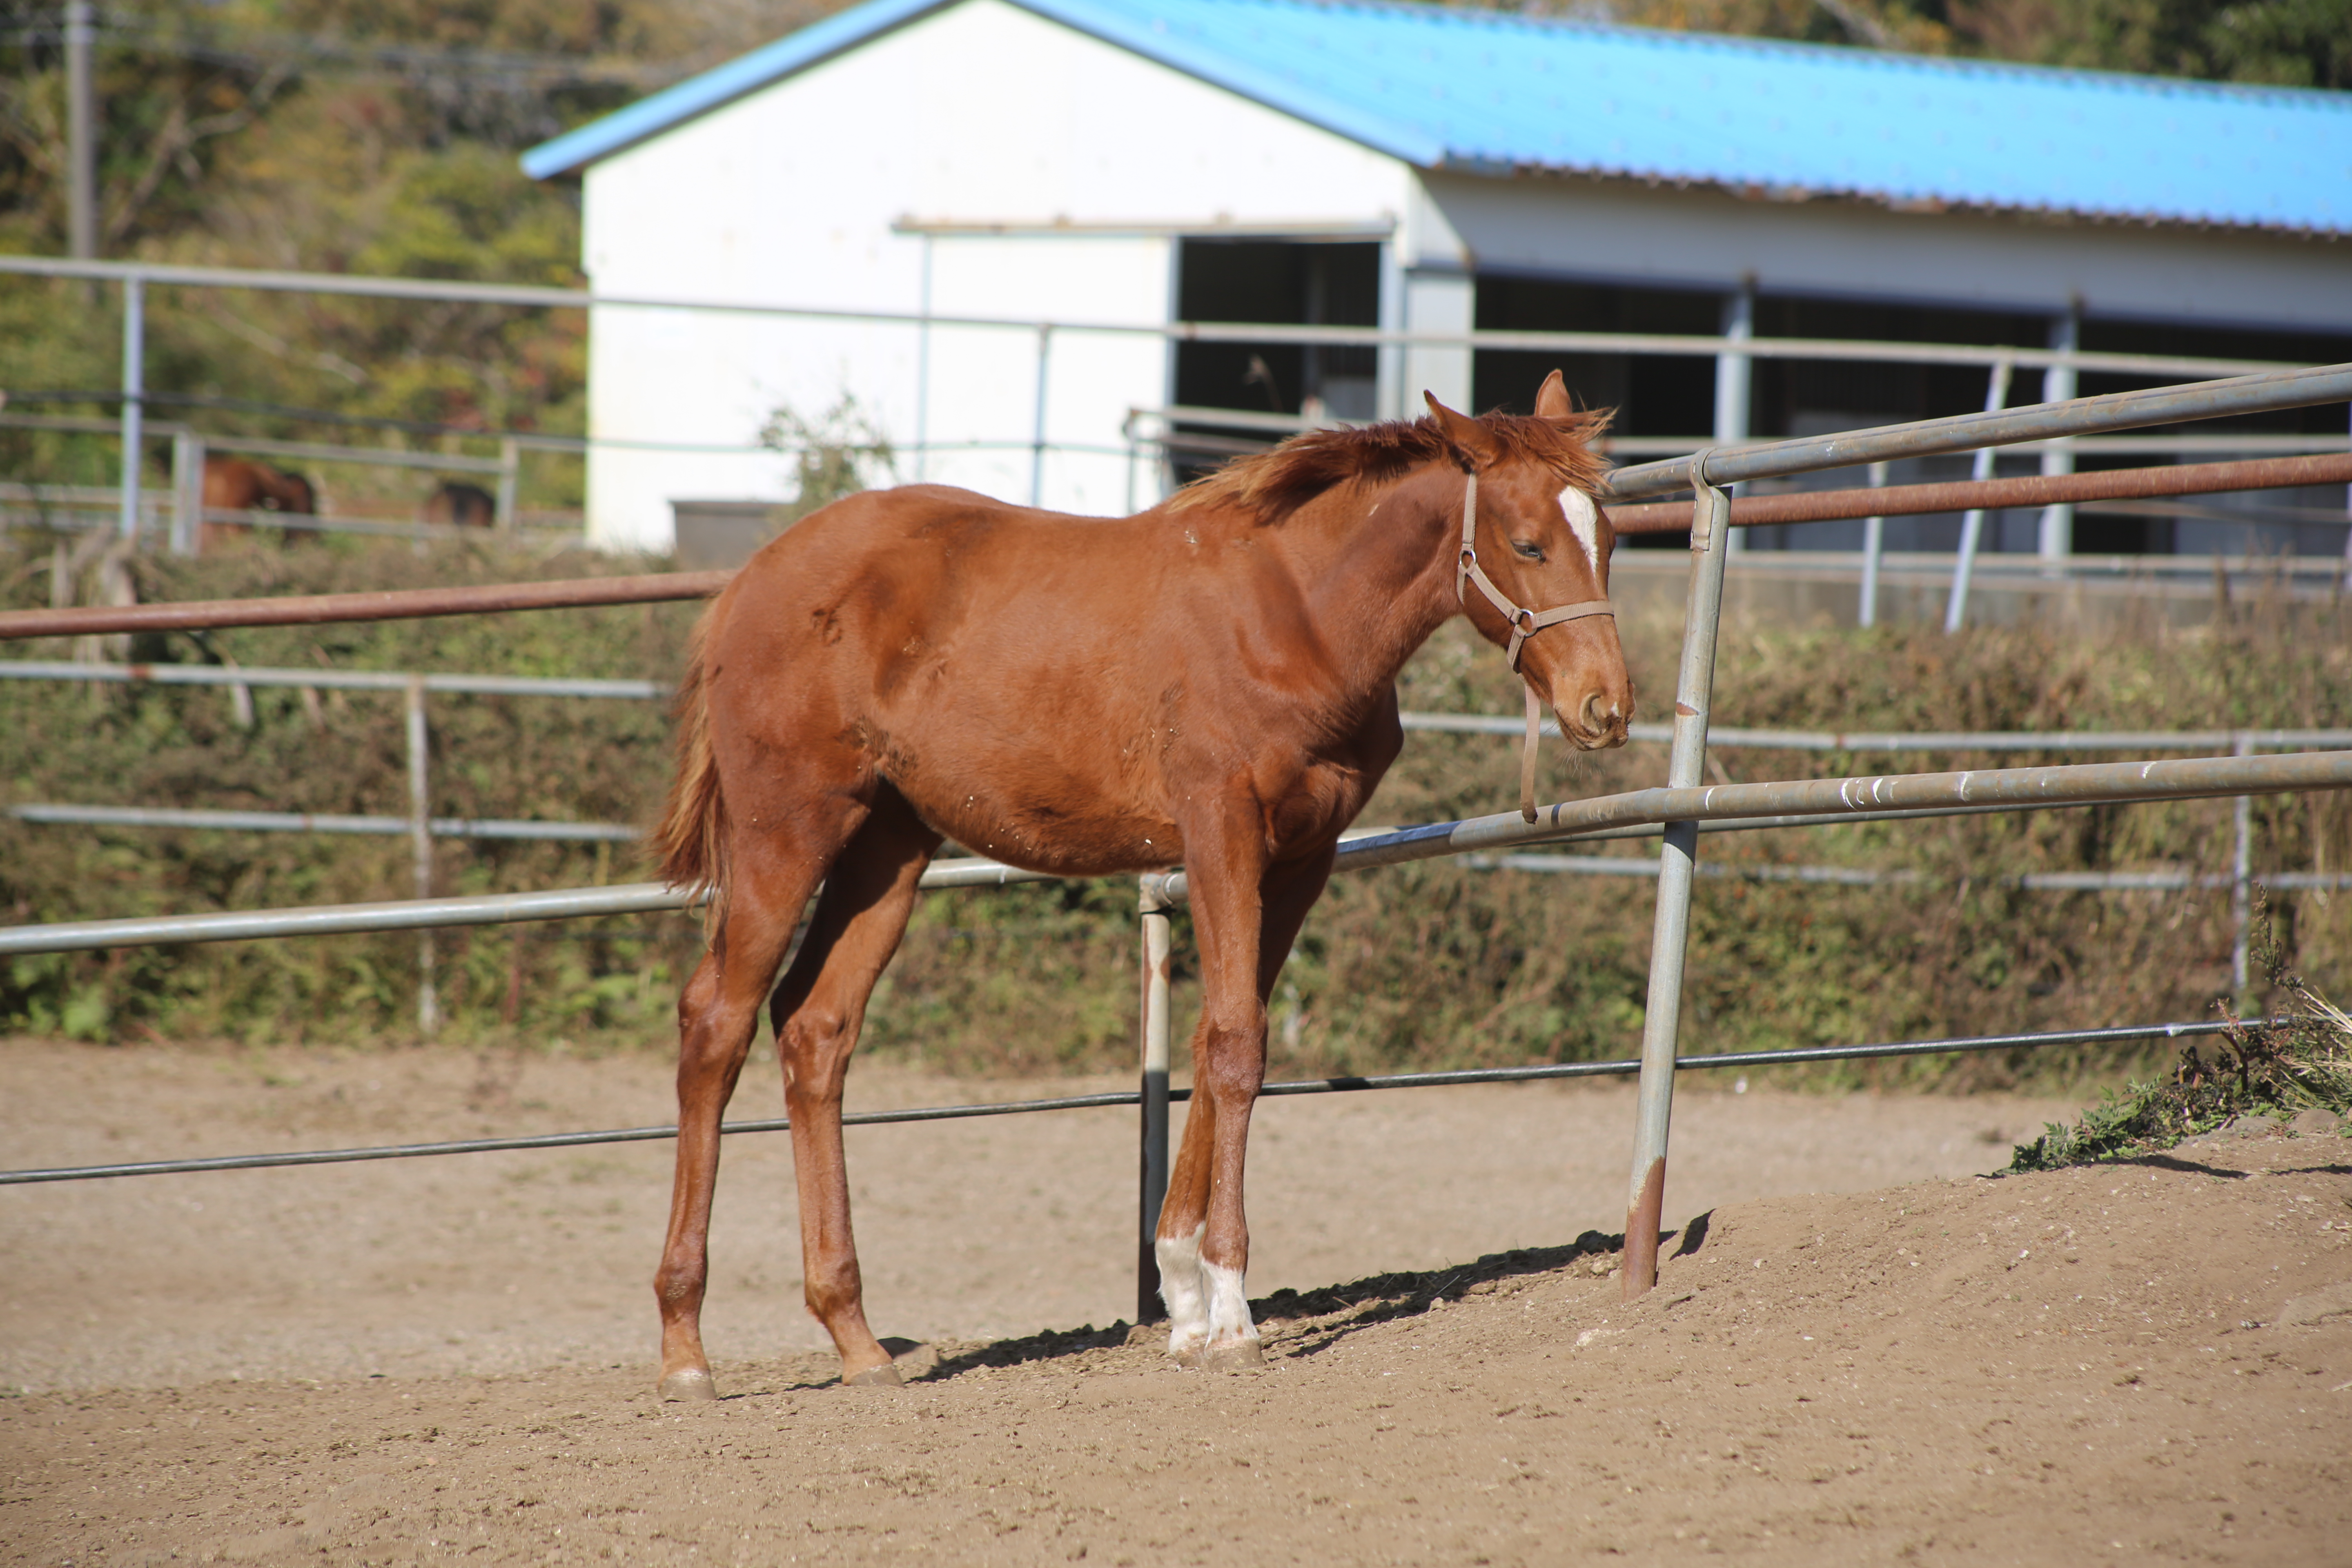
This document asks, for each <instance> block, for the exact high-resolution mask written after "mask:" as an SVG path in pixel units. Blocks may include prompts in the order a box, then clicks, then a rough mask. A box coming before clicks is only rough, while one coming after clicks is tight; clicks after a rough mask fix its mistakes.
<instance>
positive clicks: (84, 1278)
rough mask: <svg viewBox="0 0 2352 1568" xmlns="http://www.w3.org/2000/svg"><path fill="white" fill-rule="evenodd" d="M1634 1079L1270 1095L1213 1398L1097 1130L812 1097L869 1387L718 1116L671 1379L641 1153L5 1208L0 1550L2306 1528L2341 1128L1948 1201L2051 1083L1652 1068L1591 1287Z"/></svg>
mask: <svg viewBox="0 0 2352 1568" xmlns="http://www.w3.org/2000/svg"><path fill="white" fill-rule="evenodd" d="M665 1077H666V1074H665V1071H664V1069H663V1068H662V1067H661V1066H660V1064H658V1063H657V1062H654V1061H651V1060H650V1059H647V1058H615V1059H608V1060H604V1061H580V1060H562V1059H548V1058H529V1059H527V1060H523V1061H515V1060H491V1061H477V1060H475V1059H473V1058H464V1057H458V1056H455V1055H451V1054H447V1053H432V1052H412V1053H404V1054H400V1055H382V1054H378V1055H355V1056H341V1057H338V1056H333V1055H328V1054H306V1053H293V1052H280V1053H268V1054H260V1055H251V1054H239V1055H235V1056H209V1057H206V1056H194V1055H189V1054H184V1053H172V1052H165V1051H162V1050H153V1051H149V1050H111V1051H99V1050H93V1049H87V1048H81V1047H55V1046H44V1045H34V1044H28V1043H15V1044H5V1045H0V1163H5V1164H6V1165H8V1166H11V1167H20V1166H25V1165H35V1164H53V1163H83V1162H89V1161H94V1160H100V1159H125V1158H139V1157H153V1156H158V1155H163V1154H170V1153H179V1152H233V1151H243V1150H248V1149H255V1148H263V1147H272V1146H277V1147H317V1146H321V1145H325V1144H331V1143H343V1142H388V1141H393V1140H396V1139H401V1138H408V1137H415V1136H456V1135H471V1134H475V1133H478V1132H483V1131H538V1130H542V1129H544V1130H553V1129H556V1128H567V1127H584V1126H597V1125H628V1124H632V1123H637V1122H648V1121H662V1120H665V1119H666V1115H667V1107H666V1105H665V1103H664V1101H665V1099H666V1086H665V1083H664V1081H663V1080H664V1079H665ZM1034 1087H1036V1086H1022V1085H1006V1084H1002V1083H992V1084H988V1085H982V1086H976V1085H972V1084H968V1083H967V1084H957V1083H951V1082H945V1081H942V1080H938V1079H924V1078H921V1077H919V1076H918V1075H914V1074H910V1073H894V1072H889V1071H880V1072H869V1073H866V1074H865V1075H864V1076H863V1077H862V1079H860V1082H859V1089H858V1092H859V1094H860V1095H862V1097H863V1098H864V1100H865V1102H866V1103H867V1104H880V1103H888V1102H898V1103H920V1102H933V1103H936V1102H939V1101H940V1100H970V1099H975V1098H1013V1097H1016V1096H1017V1095H1019V1094H1021V1093H1024V1092H1027V1091H1029V1090H1030V1089H1034ZM753 1089H754V1092H751V1093H747V1094H746V1095H745V1096H744V1097H742V1100H740V1102H739V1105H738V1107H737V1114H739V1115H751V1114H768V1113H770V1107H771V1104H772V1100H773V1099H774V1098H775V1096H774V1092H773V1088H772V1083H766V1084H761V1083H757V1082H755V1084H754V1085H753ZM1630 1110H1631V1103H1630V1099H1629V1097H1628V1096H1627V1095H1626V1094H1625V1093H1624V1092H1623V1090H1622V1089H1621V1088H1617V1087H1577V1088H1568V1087H1562V1086H1530V1087H1514V1088H1492V1089H1445V1090H1429V1091H1415V1092H1412V1093H1399V1094H1385V1095H1367V1096H1358V1097H1332V1098H1325V1099H1317V1100H1277V1101H1272V1102H1269V1103H1268V1105H1267V1106H1266V1107H1265V1110H1263V1111H1262V1112H1261V1121H1260V1123H1259V1129H1258V1131H1259V1137H1258V1140H1257V1145H1256V1147H1255V1151H1254V1152H1255V1154H1256V1155H1257V1156H1258V1157H1257V1158H1256V1159H1255V1160H1254V1161H1253V1166H1252V1173H1251V1174H1252V1184H1251V1186H1252V1194H1253V1215H1252V1217H1253V1221H1254V1228H1255V1253H1256V1258H1255V1267H1254V1268H1253V1272H1252V1285H1253V1288H1254V1289H1255V1290H1257V1291H1259V1292H1260V1294H1261V1299H1260V1301H1259V1312H1260V1320H1261V1322H1262V1323H1263V1324H1264V1325H1265V1331H1266V1332H1267V1336H1268V1349H1269V1352H1270V1353H1269V1362H1268V1365H1267V1367H1266V1368H1265V1370H1264V1371H1263V1372H1260V1373H1250V1374H1243V1375H1238V1376H1227V1377H1220V1376H1213V1375H1202V1374H1197V1373H1183V1372H1180V1371H1177V1370H1175V1369H1173V1368H1171V1367H1170V1366H1168V1365H1167V1364H1166V1363H1165V1362H1164V1358H1162V1357H1161V1356H1160V1354H1159V1352H1158V1348H1157V1340H1156V1338H1155V1337H1154V1336H1153V1335H1151V1334H1150V1333H1149V1332H1148V1331H1139V1332H1133V1333H1131V1332H1130V1331H1129V1330H1128V1329H1127V1328H1126V1326H1125V1325H1124V1323H1115V1322H1114V1320H1117V1319H1119V1318H1124V1317H1131V1316H1132V1315H1133V1287H1132V1279H1131V1275H1130V1273H1129V1269H1130V1268H1131V1259H1132V1256H1133V1240H1132V1234H1131V1226H1132V1218H1131V1205H1132V1203H1133V1179H1134V1150H1133V1142H1132V1137H1133V1113H1132V1112H1130V1111H1125V1110H1115V1111H1089V1112H1079V1113H1070V1114H1065V1115H1055V1116H1041V1117H1026V1118H1005V1119H1001V1120H991V1121H979V1122H970V1123H962V1124H953V1125H948V1126H940V1125H932V1126H928V1127H916V1128H893V1129H870V1130H864V1131H856V1132H854V1133H853V1134H852V1145H851V1158H852V1161H853V1168H854V1172H855V1173H856V1180H857V1197H858V1201H859V1205H860V1206H859V1211H858V1213H859V1221H860V1237H861V1242H862V1245H863V1249H864V1252H865V1256H866V1266H867V1289H868V1299H869V1300H870V1301H871V1302H872V1304H873V1308H874V1312H875V1317H876V1321H877V1327H879V1328H880V1329H881V1330H882V1331H884V1332H886V1333H894V1334H900V1335H904V1336H906V1337H908V1338H921V1339H929V1340H931V1341H932V1342H935V1343H936V1344H937V1345H938V1347H939V1349H940V1352H941V1353H942V1356H943V1359H942V1360H941V1361H940V1364H939V1366H938V1368H937V1370H936V1371H934V1372H933V1373H931V1374H930V1375H929V1377H928V1378H926V1379H925V1380H923V1381H921V1382H919V1383H917V1384H913V1385H911V1386H909V1387H908V1388H906V1389H902V1390H897V1391H887V1392H886V1391H875V1390H845V1389H842V1388H840V1387H838V1386H835V1385H832V1384H831V1382H830V1379H831V1371H832V1368H831V1364H830V1358H829V1357H827V1356H824V1355H822V1354H819V1353H814V1350H813V1347H814V1345H815V1344H816V1342H817V1336H816V1335H815V1334H814V1331H813V1330H812V1329H811V1328H810V1327H809V1326H807V1325H806V1321H805V1319H804V1318H803V1316H802V1314H801V1313H800V1311H799V1310H798V1302H797V1296H798V1281H797V1269H796V1267H795V1260H796V1256H797V1252H796V1247H794V1246H793V1240H792V1231H791V1228H790V1227H791V1226H792V1223H793V1221H792V1215H791V1210H790V1196H789V1193H790V1183H789V1171H788V1169H787V1168H786V1162H787V1161H788V1159H789V1152H788V1145H787V1142H786V1141H785V1140H783V1139H782V1138H781V1137H752V1138H745V1139H742V1140H738V1141H735V1142H736V1146H735V1147H733V1148H731V1149H730V1152H729V1155H728V1170H727V1173H726V1179H725V1181H724V1182H722V1186H721V1199H720V1221H721V1223H720V1226H719V1230H718V1233H717V1236H716V1237H715V1242H714V1263H715V1268H714V1290H713V1300H712V1304H711V1310H710V1313H709V1341H710V1344H711V1349H712V1352H713V1356H714V1361H715V1363H716V1365H717V1368H718V1372H719V1379H720V1384H721V1388H722V1390H723V1391H724V1392H725V1393H726V1394H728V1395H729V1397H727V1398H724V1399H722V1400H721V1401H720V1402H719V1404H717V1405H709V1406H698V1407H692V1408H687V1407H680V1406H666V1405H660V1404H658V1403H656V1401H655V1400H654V1399H653V1397H652V1395H651V1390H650V1383H651V1372H652V1367H651V1355H650V1352H651V1341H652V1333H651V1330H652V1313H651V1300H650V1296H651V1292H650V1289H649V1288H648V1284H647V1277H648V1275H649V1273H650V1269H651V1266H652V1262H653V1250H654V1247H655V1246H656V1240H657V1235H658V1229H659V1224H660V1217H661V1214H662V1210H663V1206H664V1203H665V1200H666V1193H667V1180H666V1174H665V1173H666V1169H667V1146H665V1145H658V1144H656V1145H639V1146H624V1147H622V1148H620V1149H617V1150H579V1151H566V1152H560V1153H556V1154H525V1153H518V1154H503V1155H484V1156H461V1157H457V1158H453V1159H447V1160H438V1161H412V1162H399V1163H383V1164H370V1165H356V1166H343V1167H331V1168H326V1169H314V1170H308V1171H279V1172H253V1173H227V1174H216V1175H204V1176H186V1177H159V1178H141V1179H137V1180H130V1181H119V1182H107V1183H88V1184H60V1185H55V1186H39V1187H16V1188H6V1189H0V1258H5V1268H0V1385H5V1387H7V1388H9V1389H13V1390H16V1392H15V1393H14V1394H13V1395H11V1396H9V1397H5V1398H0V1486H5V1491H0V1561H7V1562H27V1563H68V1562H71V1563H141V1562H162V1561H170V1560H173V1559H181V1560H186V1561H253V1562H261V1563H317V1562H321V1561H327V1562H334V1563H360V1562H366V1563H394V1562H397V1563H424V1562H441V1561H457V1560H469V1561H480V1562H498V1563H506V1562H540V1561H583V1562H586V1561H595V1562H604V1561H618V1562H629V1561H640V1562H656V1563H719V1562H746V1563H783V1562H792V1561H799V1560H801V1559H803V1558H805V1559H807V1560H808V1561H812V1562H816V1561H840V1562H867V1561H895V1560H898V1559H901V1558H906V1559H912V1558H914V1557H917V1556H922V1557H927V1558H931V1559H938V1560H947V1561H956V1562H967V1561H968V1562H974V1563H979V1562H1007V1563H1030V1562H1057V1563H1058V1562H1070V1561H1086V1560H1094V1561H1102V1562H1108V1563H1160V1562H1179V1561H1181V1562H1195V1561H1198V1562H1219V1563H1225V1562H1232V1563H1244V1562H1246V1563H1257V1562H1268V1561H1279V1560H1286V1559H1291V1560H1302V1561H1310V1562H1334V1563H1357V1562H1364V1563H1372V1562H1406V1561H1410V1562H1425V1561H1441V1562H1464V1563H1551V1562H1558V1561H1560V1560H1563V1559H1566V1558H1569V1557H1572V1556H1578V1555H1591V1554H1601V1553H1604V1552H1615V1553H1622V1554H1625V1555H1628V1556H1631V1557H1633V1558H1636V1559H1641V1560H1654V1561H1668V1560H1671V1561H1676V1562H1679V1561H1682V1560H1685V1559H1686V1558H1688V1557H1692V1556H1696V1555H1700V1554H1707V1553H1713V1554H1725V1555H1738V1556H1744V1557H1747V1558H1749V1559H1752V1560H1755V1561H1759V1562H1778V1561H1789V1562H1792V1563H1794V1562H1798V1561H1804V1562H1806V1563H1814V1562H1818V1561H1821V1560H1822V1559H1823V1558H1825V1557H1826V1558H1828V1559H1830V1560H1833V1561H1838V1562H1864V1561H1867V1562H1873V1563H1876V1562H1883V1561H1886V1560H1890V1559H1895V1558H1899V1557H1910V1558H1915V1559H1917V1560H1922V1561H1929V1562H1934V1561H1948V1562H1969V1563H1975V1562H2024V1563H2049V1562H2056V1561H2072V1562H2081V1561H2085V1560H2088V1561H2122V1560H2126V1559H2131V1558H2151V1557H2152V1558H2157V1559H2159V1560H2166V1561H2170V1560H2184V1561H2186V1560H2198V1561H2214V1562H2223V1563H2235V1562H2244V1563H2336V1564H2340V1563H2344V1562H2346V1561H2347V1547H2346V1542H2347V1540H2352V1533H2347V1532H2352V1488H2347V1480H2352V1442H2347V1438H2352V1256H2347V1248H2352V1180H2347V1177H2352V1143H2347V1142H2345V1141H2344V1140H2343V1139H2341V1138H2339V1137H2302V1138H2284V1137H2282V1138H2274V1139H2264V1140H2259V1141H2230V1142H2217V1143H2210V1144H2206V1145H2202V1146H2199V1147H2194V1148H2190V1149H2188V1150H2184V1151H2182V1152H2179V1153H2178V1154H2176V1155H2172V1156H2166V1157H2161V1158H2155V1159H2149V1160H2145V1161H2139V1162H2135V1163H2127V1164H2122V1165H2116V1166H2106V1167H2100V1168H2096V1169H2093V1170H2089V1171H2078V1172H2068V1173H2058V1174H2053V1175H2041V1176H2032V1177H2021V1178H2005V1179H2000V1180H1988V1179H1984V1178H1981V1177H1978V1176H1974V1175H1971V1174H1969V1173H1971V1172H1974V1171H1979V1170H1988V1169H1990V1168H1992V1167H1994V1166H1997V1165H1999V1164H2001V1163H2004V1162H2005V1160H2006V1156H2007V1152H2008V1151H2007V1144H2008V1143H2009V1142H2011V1141H2012V1140H2014V1139H2016V1138H2018V1137H2021V1136H2022V1135H2023V1134H2024V1133H2026V1132H2027V1131H2032V1129H2033V1128H2034V1127H2035V1126H2036V1125H2038V1122H2039V1121H2041V1120H2042V1119H2043V1118H2044V1117H2045V1116H2053V1115H2056V1114H2058V1113H2059V1108H2054V1107H2048V1106H2043V1105H2040V1104H2034V1103H2030V1102H2023V1101H2018V1100H1917V1099H1896V1098H1878V1097H1870V1096H1853V1097H1847V1098H1843V1099H1835V1098H1811V1097H1798V1096H1790V1095H1784V1094H1777V1093H1771V1092H1768V1091H1765V1090H1762V1089H1758V1090H1756V1091H1755V1092H1752V1093H1748V1094H1735V1093H1731V1092H1727V1091H1726V1089H1722V1088H1717V1089H1697V1088H1696V1086H1693V1088H1691V1089H1686V1090H1685V1093H1683V1094H1682V1095H1681V1096H1680V1097H1679V1099H1678V1102H1677V1107H1676V1120H1675V1168H1674V1173H1673V1178H1672V1181H1671V1183H1670V1186H1669V1194H1668V1205H1669V1212H1670V1214H1672V1215H1676V1216H1679V1217H1681V1218H1682V1221H1683V1223H1682V1224H1681V1225H1680V1227H1679V1229H1678V1231H1677V1234H1676V1236H1675V1238H1674V1240H1673V1242H1672V1243H1671V1244H1670V1247H1669V1251H1670V1254H1671V1256H1670V1257H1669V1258H1668V1261H1667V1262H1666V1264H1665V1266H1664V1275H1663V1279H1662V1284H1661V1288H1660V1289H1658V1290H1656V1291H1655V1292H1654V1293H1652V1294H1651V1295H1650V1296H1648V1297H1646V1298H1644V1299H1643V1300H1642V1301H1640V1302H1638V1303H1635V1304H1633V1305H1631V1306H1628V1305H1626V1304H1625V1303H1623V1302H1622V1300H1620V1294H1619V1289H1618V1285H1617V1281H1616V1280H1615V1279H1611V1278H1608V1277H1607V1276H1606V1275H1605V1272H1601V1273H1597V1272H1596V1270H1603V1271H1605V1269H1606V1268H1608V1266H1609V1264H1610V1262H1611V1258H1610V1257H1609V1256H1608V1255H1607V1254H1605V1253H1602V1252H1601V1251H1599V1250H1598V1248H1599V1247H1600V1245H1601V1242H1600V1238H1598V1237H1588V1238H1587V1240H1586V1242H1585V1243H1584V1244H1583V1245H1582V1246H1580V1245H1579V1244H1578V1243H1576V1242H1575V1241H1573V1240H1572V1239H1571V1238H1572V1237H1577V1236H1578V1235H1579V1234H1580V1232H1584V1231H1587V1230H1595V1231H1610V1230H1613V1229H1614V1226H1615V1225H1616V1224H1620V1223H1622V1219H1620V1218H1618V1217H1617V1216H1619V1215H1622V1202H1623V1199H1622V1193H1623V1183H1624V1169H1625V1163H1626V1152H1627V1151H1626V1147H1625V1140H1626V1137H1627V1135H1628V1131H1629V1123H1630ZM1513 1249H1517V1250H1513ZM1339 1281H1353V1282H1352V1283H1347V1284H1338V1283H1335V1282H1339ZM1080 1324H1112V1325H1113V1326H1111V1327H1108V1328H1102V1329H1094V1328H1087V1329H1081V1328H1079V1327H1077V1325H1080Z"/></svg>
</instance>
